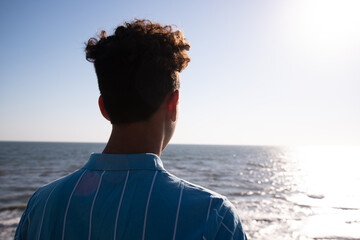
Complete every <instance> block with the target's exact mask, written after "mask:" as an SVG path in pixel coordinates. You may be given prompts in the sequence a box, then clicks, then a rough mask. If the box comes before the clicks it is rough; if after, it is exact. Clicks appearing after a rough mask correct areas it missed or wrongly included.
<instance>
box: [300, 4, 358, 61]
mask: <svg viewBox="0 0 360 240" xmlns="http://www.w3.org/2000/svg"><path fill="white" fill-rule="evenodd" d="M359 10H360V1H353V0H344V1H337V0H314V1H305V2H304V5H303V8H302V9H301V10H300V11H299V12H301V16H300V17H299V18H298V19H299V20H298V21H299V22H298V27H299V28H298V29H297V31H299V36H300V37H301V38H302V40H303V42H305V43H307V48H308V49H309V50H310V51H312V52H313V53H319V54H320V55H321V54H322V55H323V56H324V58H325V57H329V55H330V56H333V55H335V56H336V55H342V54H346V53H347V52H351V51H352V50H354V49H353V48H354V46H355V44H358V43H357V42H355V41H356V39H359V36H360V30H359V27H358V26H359V24H360V15H359V14H358V13H359Z"/></svg>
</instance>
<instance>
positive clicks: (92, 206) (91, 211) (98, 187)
mask: <svg viewBox="0 0 360 240" xmlns="http://www.w3.org/2000/svg"><path fill="white" fill-rule="evenodd" d="M104 173H105V171H103V172H102V174H101V176H100V180H99V183H98V186H97V189H96V193H95V196H94V199H93V202H92V204H91V210H90V221H89V240H90V238H91V219H92V213H93V209H94V204H95V200H96V197H97V195H98V192H99V189H100V185H101V181H102V178H103V175H104Z"/></svg>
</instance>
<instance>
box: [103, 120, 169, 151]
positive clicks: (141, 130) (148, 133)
mask: <svg viewBox="0 0 360 240" xmlns="http://www.w3.org/2000/svg"><path fill="white" fill-rule="evenodd" d="M164 148H165V146H164V132H163V127H162V126H161V125H159V124H152V123H151V122H135V123H131V124H124V125H113V129H112V132H111V136H110V139H109V141H108V143H107V145H106V147H105V149H104V151H103V153H104V154H136V153H154V154H156V155H158V156H159V157H160V155H161V152H162V150H163V149H164Z"/></svg>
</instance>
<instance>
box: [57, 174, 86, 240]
mask: <svg viewBox="0 0 360 240" xmlns="http://www.w3.org/2000/svg"><path fill="white" fill-rule="evenodd" d="M86 171H87V170H86V169H85V171H84V172H83V173H82V174H81V176H80V177H79V179H78V180H77V182H76V184H75V186H74V189H73V190H72V192H71V194H70V197H69V201H68V204H67V206H66V210H65V216H64V225H63V232H62V238H61V239H62V240H64V236H65V224H66V216H67V213H68V210H69V206H70V201H71V198H72V196H73V194H74V192H75V189H76V187H77V186H78V185H79V182H80V180H81V178H82V177H83V175H84V174H85V173H86Z"/></svg>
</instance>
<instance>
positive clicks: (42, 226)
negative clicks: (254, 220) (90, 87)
mask: <svg viewBox="0 0 360 240" xmlns="http://www.w3.org/2000/svg"><path fill="white" fill-rule="evenodd" d="M189 48H190V45H189V44H188V43H187V42H186V40H185V38H184V36H183V34H182V32H180V31H173V29H172V27H171V26H161V25H160V24H155V23H151V22H150V21H148V20H135V21H133V22H130V23H125V24H123V25H122V26H119V27H118V28H117V29H116V30H115V33H114V34H113V35H111V36H108V37H107V36H106V33H105V32H104V31H103V32H102V33H101V36H100V39H99V40H97V39H95V38H91V39H90V40H89V41H88V44H87V47H86V58H87V59H88V60H89V61H91V62H93V63H94V66H95V70H96V74H97V77H98V83H99V88H100V92H101V96H100V98H99V107H100V110H101V113H102V115H103V116H104V117H105V118H106V119H108V120H109V121H111V123H112V133H111V136H110V139H109V141H108V143H107V145H106V147H105V149H104V151H103V153H102V154H92V155H91V156H90V159H89V161H88V162H87V163H86V164H85V165H84V167H83V168H81V169H79V170H77V171H76V172H74V173H72V174H70V175H68V176H66V177H64V178H61V179H59V180H56V181H54V182H52V183H50V184H48V185H46V186H44V187H41V188H40V189H38V190H37V191H36V192H35V194H34V195H33V196H32V197H31V198H30V200H29V203H28V206H27V208H26V210H25V212H24V214H23V216H22V218H21V220H20V223H19V226H18V228H17V231H16V234H15V239H132V240H134V239H157V240H158V239H160V240H161V239H207V240H210V239H246V236H245V234H244V232H243V230H242V227H241V223H240V219H239V216H238V214H237V213H236V210H235V208H234V207H233V205H232V204H231V203H230V202H229V201H228V200H227V199H226V198H225V197H223V196H221V195H219V194H217V193H214V192H212V191H210V190H207V189H205V188H202V187H200V186H197V185H194V184H191V183H189V182H186V181H185V180H182V179H179V178H177V177H175V176H174V175H172V174H170V173H168V172H167V171H166V170H165V169H164V167H163V164H162V162H161V160H160V155H161V152H162V151H163V150H164V148H165V147H166V145H167V144H168V142H169V141H170V139H171V137H172V135H173V133H174V130H175V126H176V120H177V114H178V101H179V86H180V82H179V72H181V71H182V70H183V69H184V68H185V67H186V66H187V64H188V62H189V61H190V59H189V57H188V55H187V53H186V51H187V50H189Z"/></svg>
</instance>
